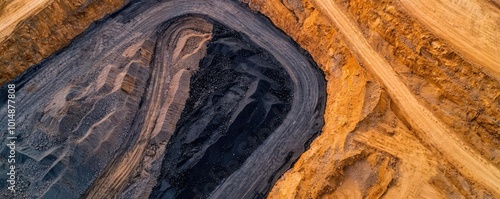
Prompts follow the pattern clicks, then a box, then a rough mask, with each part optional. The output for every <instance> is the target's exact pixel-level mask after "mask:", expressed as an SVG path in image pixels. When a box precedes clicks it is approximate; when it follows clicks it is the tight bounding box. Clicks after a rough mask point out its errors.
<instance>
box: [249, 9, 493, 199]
mask: <svg viewBox="0 0 500 199" xmlns="http://www.w3.org/2000/svg"><path fill="white" fill-rule="evenodd" d="M246 2H247V3H249V7H250V8H253V9H255V10H257V11H259V12H262V13H264V14H265V15H267V16H269V17H270V18H271V19H272V20H273V22H274V23H275V24H276V25H277V26H278V27H280V28H281V29H283V30H284V31H285V32H286V33H287V34H289V35H290V36H291V37H292V38H294V40H296V41H297V42H298V43H299V44H300V45H301V46H302V47H304V48H305V49H306V50H308V51H309V52H310V53H311V55H312V56H313V58H314V59H315V60H316V61H317V63H318V65H320V67H321V68H322V69H323V70H324V71H325V75H326V78H327V81H328V85H327V92H328V98H327V107H326V115H325V127H324V128H323V133H322V134H321V135H320V136H319V137H318V138H317V139H316V140H315V141H314V142H313V143H312V145H311V148H310V149H309V150H308V151H307V152H305V153H304V154H303V155H302V156H301V158H300V159H299V160H298V162H297V163H296V164H295V165H294V168H292V169H291V170H290V171H288V172H287V173H286V174H285V175H284V176H283V177H282V178H281V179H280V180H279V181H278V183H277V184H276V185H275V187H274V188H273V191H272V192H271V193H270V195H269V198H303V197H312V198H321V197H327V198H328V197H333V198H342V197H368V198H372V197H373V198H378V197H387V198H401V197H411V198H419V197H426V196H428V197H440V198H448V197H456V196H462V197H474V198H476V197H478V198H482V197H498V194H499V193H498V187H497V184H498V181H499V180H500V179H499V177H500V176H499V175H498V171H499V169H498V165H499V162H498V152H499V148H498V146H499V145H498V142H499V139H498V129H500V128H499V127H500V126H499V125H500V124H499V122H498V118H500V117H499V115H497V113H498V107H499V101H498V99H500V98H499V96H500V93H499V92H498V88H499V81H498V77H497V76H496V75H495V73H493V72H492V71H491V70H490V69H491V68H489V67H490V66H484V67H481V66H480V65H479V63H478V62H476V61H477V60H475V59H474V58H471V59H465V58H468V57H469V56H466V55H465V54H463V53H464V51H462V50H467V47H465V46H460V43H455V42H454V41H453V40H449V38H447V37H444V38H440V36H442V32H440V33H439V34H438V33H435V32H431V31H428V29H429V28H428V27H426V25H427V26H428V25H429V24H425V23H420V18H418V17H417V18H412V17H415V15H413V14H411V13H409V14H408V12H409V11H408V10H407V9H408V8H406V5H401V4H405V3H401V4H400V3H397V2H392V1H383V2H376V1H321V2H319V1H318V2H312V1H258V0H256V1H246ZM472 3H473V4H476V5H480V6H483V7H488V8H487V9H486V8H485V10H483V11H482V12H478V11H477V10H475V11H474V12H476V14H478V15H483V16H495V14H494V13H492V11H491V10H489V9H494V8H492V7H491V4H490V3H491V2H486V1H474V2H472ZM454 4H458V3H452V2H448V4H446V5H447V6H449V7H450V8H453V9H454V8H455V7H453V6H455V5H454ZM458 5H459V6H457V7H463V6H461V4H458ZM496 9H498V8H496ZM468 12H470V10H467V11H465V12H464V13H468ZM425 14H426V13H424V14H419V15H422V16H421V17H422V18H425V17H427V16H424V15H425ZM468 17H470V16H468ZM290 22H293V23H290ZM484 24H485V25H484V26H483V27H481V28H479V29H478V30H476V31H477V32H478V34H479V35H482V34H483V31H484V32H485V33H484V34H486V36H487V35H488V34H490V33H491V31H492V29H493V30H494V29H495V28H498V27H495V26H494V24H491V23H489V22H488V21H484ZM430 25H434V26H439V24H430ZM467 25H469V24H468V23H466V24H463V26H464V27H466V26H467ZM432 28H435V27H432ZM448 28H449V27H448ZM459 31H468V30H467V29H465V30H459ZM467 34H468V33H467ZM320 40H321V41H325V42H319V41H320ZM476 40H478V41H476ZM476 40H472V41H471V43H474V42H477V43H481V45H489V47H490V48H491V47H493V49H494V48H495V42H488V41H489V40H487V39H486V40H481V39H480V38H479V39H478V38H476ZM362 42H365V43H362ZM461 42H462V41H461ZM318 43H319V45H318ZM448 44H449V45H448ZM454 45H457V46H460V48H459V47H455V46H454ZM451 46H454V48H452V47H451ZM455 49H456V50H455ZM475 53H478V55H477V56H478V57H479V56H481V55H480V54H481V52H475ZM489 53H491V52H489ZM462 55H464V56H462ZM381 66H384V67H385V68H380V67H381ZM381 72H382V73H381ZM386 72H388V73H386ZM384 73H385V74H384ZM387 75H388V76H387ZM401 88H403V89H402V90H401ZM412 106H414V107H416V108H412ZM419 114H423V115H426V116H423V115H422V116H419ZM479 117H480V118H479ZM429 118H433V119H432V120H431V121H430V122H423V121H426V119H429ZM353 189H354V190H356V191H354V192H352V190H353Z"/></svg>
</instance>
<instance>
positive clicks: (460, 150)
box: [314, 0, 500, 197]
mask: <svg viewBox="0 0 500 199" xmlns="http://www.w3.org/2000/svg"><path fill="white" fill-rule="evenodd" d="M314 3H315V4H316V5H317V7H318V8H320V9H321V10H322V12H323V13H325V14H326V15H327V16H328V17H329V18H330V19H331V22H332V23H333V24H334V25H335V26H336V27H337V28H338V30H339V32H341V33H342V34H343V35H344V38H345V40H346V42H347V43H348V45H349V47H350V49H351V50H352V52H353V54H355V55H356V56H357V58H358V60H360V62H361V63H363V64H364V66H365V68H367V69H368V70H369V71H370V72H371V73H372V74H374V76H375V77H376V78H377V79H378V81H379V82H381V83H382V84H383V85H384V86H385V88H386V90H387V91H388V93H389V95H390V96H391V98H392V99H393V100H394V101H395V103H396V104H397V105H398V107H401V110H402V112H403V115H404V117H405V119H406V120H407V121H408V122H409V123H410V124H411V126H412V127H413V128H415V129H416V132H417V133H418V136H419V137H420V138H421V139H422V141H424V142H427V143H428V144H430V145H432V146H433V147H434V148H435V149H437V150H438V151H439V152H440V153H441V154H442V155H443V156H444V157H445V158H446V159H447V160H448V161H449V162H450V163H451V164H453V165H454V166H455V167H456V169H457V170H458V171H460V172H461V173H462V174H463V175H465V176H467V177H468V178H470V179H472V180H474V181H476V182H478V183H480V184H481V185H483V186H484V187H486V188H487V189H488V190H489V191H491V193H493V194H494V195H495V197H500V184H498V182H500V170H499V169H498V168H497V167H496V166H495V165H493V164H492V163H491V162H489V161H488V160H486V159H485V158H484V157H482V156H481V155H480V154H478V153H477V152H475V151H473V150H472V149H471V148H470V147H468V146H467V144H466V143H465V142H463V141H462V140H460V139H459V138H457V137H456V136H455V135H454V134H453V132H450V130H449V129H448V128H447V127H446V126H445V125H444V124H443V123H442V122H441V121H440V120H439V119H438V118H436V117H435V116H434V115H433V114H432V113H431V112H430V111H429V110H428V109H427V108H425V107H424V106H422V105H421V104H420V103H419V102H418V101H417V99H416V98H415V97H414V96H413V94H412V93H411V92H410V90H409V89H408V88H407V87H406V86H405V84H404V83H403V82H402V81H401V80H400V79H399V77H398V75H397V74H396V72H394V70H393V69H392V67H391V65H390V64H389V63H388V62H387V61H386V60H385V59H384V58H382V57H381V56H380V55H379V54H378V53H377V52H376V51H375V50H374V49H373V48H372V47H371V46H370V44H369V43H368V42H367V40H366V38H365V37H364V36H363V34H362V33H361V31H360V30H359V28H358V27H357V26H356V25H354V23H353V22H352V20H350V19H349V18H348V17H347V16H346V15H345V14H344V13H343V11H342V9H340V8H339V7H338V5H336V4H335V3H334V2H333V1H331V0H328V1H318V0H316V1H314Z"/></svg>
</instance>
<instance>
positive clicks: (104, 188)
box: [0, 0, 326, 198]
mask: <svg viewBox="0 0 500 199" xmlns="http://www.w3.org/2000/svg"><path fill="white" fill-rule="evenodd" d="M11 83H13V84H16V85H17V86H16V88H17V91H16V95H17V98H16V100H17V102H16V104H17V105H19V107H18V109H17V112H18V114H17V116H16V117H17V118H18V119H17V122H18V123H19V124H23V125H19V127H18V128H17V129H16V131H17V132H18V134H17V136H18V140H17V147H18V150H17V153H18V154H19V157H21V158H20V161H18V162H17V163H16V166H17V168H18V171H22V172H21V173H19V175H18V178H19V180H18V186H19V187H20V188H19V189H18V192H17V193H16V194H15V195H14V196H15V197H28V198H78V197H84V198H110V197H111V198H113V197H122V198H137V197H148V195H150V193H151V197H152V198H156V197H161V198H164V197H167V198H169V197H175V198H192V197H196V198H206V197H212V198H255V197H260V198H262V197H264V196H265V195H267V193H268V192H269V191H270V189H271V188H272V186H273V184H274V183H275V182H276V181H277V180H278V178H279V177H280V176H281V175H282V174H283V173H284V172H285V171H286V170H287V169H289V168H290V167H291V165H292V163H293V162H295V161H296V160H297V158H298V157H299V155H300V154H302V153H303V152H304V151H305V149H306V148H307V147H308V144H309V143H310V141H311V140H312V139H313V138H314V137H315V136H316V135H318V134H319V132H320V130H321V127H322V126H323V118H322V115H323V114H324V106H325V93H326V91H325V87H324V85H325V81H324V77H323V75H322V73H321V71H320V70H319V69H317V66H315V64H314V62H313V61H312V59H311V58H310V57H309V56H307V54H306V53H305V52H304V51H303V50H301V49H300V48H299V46H298V45H296V44H295V43H293V41H292V40H291V39H290V38H288V37H287V36H286V35H285V34H283V33H282V32H281V31H279V30H278V29H276V28H275V27H274V26H272V23H271V22H270V21H269V20H267V19H266V18H264V17H263V16H261V15H258V14H256V13H252V12H250V11H249V10H248V9H247V8H245V7H244V6H242V5H241V4H240V3H238V2H234V1H219V0H217V1H205V0H199V1H192V0H176V1H165V2H162V1H159V2H156V1H154V2H150V1H145V2H140V3H137V4H132V5H130V6H128V7H126V8H125V9H123V10H121V11H120V12H118V13H116V14H114V15H113V16H110V17H109V18H106V19H104V21H103V22H102V23H101V24H99V25H96V26H95V27H93V28H90V29H88V30H86V31H85V33H83V34H82V35H81V36H79V37H78V38H76V39H75V40H74V41H73V42H72V44H71V45H70V46H68V48H66V49H65V50H64V51H62V52H61V53H58V54H56V55H54V56H52V57H51V58H49V59H47V60H46V61H44V62H43V63H41V64H40V65H38V66H36V67H34V68H33V69H30V70H29V71H27V72H26V73H25V74H23V75H22V76H20V77H19V78H17V79H16V80H15V81H13V82H11ZM5 88H6V86H3V89H4V90H2V91H5ZM1 93H6V92H1ZM0 103H2V104H0V106H1V107H6V106H7V105H6V103H5V102H0ZM0 113H2V115H3V116H2V118H1V119H2V120H3V119H6V118H7V116H6V115H7V114H6V109H3V108H2V109H1V112H0ZM32 113H35V114H32ZM0 128H7V126H6V125H4V124H1V126H0ZM1 136H2V137H0V138H1V141H2V143H3V144H5V143H7V142H8V141H9V139H10V138H7V137H6V135H4V134H2V135H1ZM8 152H9V151H8V148H2V151H1V153H2V154H6V153H8ZM0 158H1V159H2V160H4V158H5V157H0ZM8 166H9V164H7V161H1V165H0V168H1V169H0V170H1V171H0V172H1V173H6V172H7V170H8ZM262 168H266V169H265V170H263V169H262ZM212 174H213V175H212ZM2 177H3V178H2V182H0V186H2V188H4V187H7V184H6V183H5V180H6V179H5V178H4V176H2ZM198 179H203V180H201V181H200V180H198ZM204 180H205V181H204ZM205 183H206V184H205ZM169 185H172V187H169ZM206 185H209V186H206ZM153 187H156V188H155V189H154V190H153ZM152 190H153V191H152ZM0 191H1V194H2V195H6V196H11V195H9V194H11V193H10V192H8V190H7V189H0ZM193 194H194V195H193Z"/></svg>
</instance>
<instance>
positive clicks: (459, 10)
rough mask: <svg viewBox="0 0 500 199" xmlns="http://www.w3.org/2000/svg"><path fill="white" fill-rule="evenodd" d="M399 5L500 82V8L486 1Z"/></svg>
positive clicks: (410, 0) (421, 0)
mask: <svg viewBox="0 0 500 199" xmlns="http://www.w3.org/2000/svg"><path fill="white" fill-rule="evenodd" d="M399 3H401V5H402V6H403V8H404V9H405V10H406V11H407V12H408V14H409V15H410V16H412V17H413V18H415V19H417V20H418V21H419V22H420V23H422V24H424V25H425V26H426V27H427V28H429V30H430V31H432V33H434V34H436V36H439V37H440V38H442V39H444V40H446V41H447V42H448V43H449V44H450V45H451V46H452V47H453V48H454V49H455V50H457V51H459V52H460V53H462V54H463V56H464V57H465V58H466V59H468V60H470V61H472V62H474V63H478V65H479V66H484V67H485V68H486V69H487V70H489V71H490V72H491V74H492V75H494V76H496V77H497V78H500V7H498V5H495V4H493V3H492V2H489V1H485V0H438V1H427V0H416V1H415V0H400V1H399ZM437 24H439V25H437Z"/></svg>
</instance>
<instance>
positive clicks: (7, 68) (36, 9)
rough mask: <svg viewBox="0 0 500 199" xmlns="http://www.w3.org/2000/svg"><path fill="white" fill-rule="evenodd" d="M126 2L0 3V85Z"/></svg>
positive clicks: (45, 0)
mask: <svg viewBox="0 0 500 199" xmlns="http://www.w3.org/2000/svg"><path fill="white" fill-rule="evenodd" d="M125 2H126V0H104V1H100V0H71V1H67V0H36V1H33V0H31V1H30V0H12V1H11V0H7V1H2V2H1V3H0V52H1V53H0V71H1V72H0V85H1V84H4V83H5V82H7V81H9V80H11V79H13V78H14V77H16V76H17V75H19V74H21V73H22V72H24V71H25V70H26V69H28V67H30V66H32V65H33V64H37V63H39V62H40V61H41V60H42V59H44V58H46V57H48V56H49V55H51V54H52V53H54V52H55V51H57V50H59V49H61V48H62V47H64V46H66V45H68V44H69V42H70V41H71V40H72V39H73V38H75V37H76V36H77V35H78V34H80V33H82V32H83V31H84V30H85V29H86V28H87V27H89V25H90V24H91V23H92V22H94V21H96V20H98V19H101V18H102V17H104V16H105V15H107V14H110V13H112V12H114V11H116V10H118V9H119V8H120V7H122V6H123V5H124V4H125Z"/></svg>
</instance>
